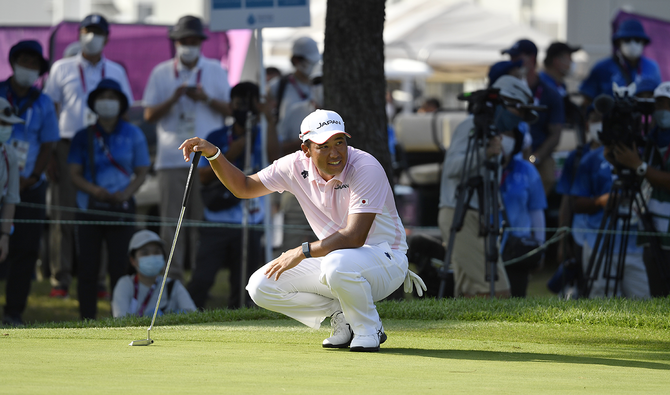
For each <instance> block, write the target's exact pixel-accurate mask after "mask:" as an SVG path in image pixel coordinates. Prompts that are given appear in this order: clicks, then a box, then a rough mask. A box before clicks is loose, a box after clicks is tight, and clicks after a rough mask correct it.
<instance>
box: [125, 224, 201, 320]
mask: <svg viewBox="0 0 670 395" xmlns="http://www.w3.org/2000/svg"><path fill="white" fill-rule="evenodd" d="M128 257H129V258H130V263H131V264H132V265H133V267H134V268H135V270H136V271H137V273H136V274H129V275H127V276H123V277H121V278H120V279H119V281H118V282H117V283H116V286H115V287H114V298H113V299H112V315H113V316H114V318H119V317H123V316H126V315H136V316H138V317H142V316H145V317H150V316H152V315H153V314H154V309H155V308H156V301H158V296H159V294H160V287H161V282H162V276H160V275H159V274H161V272H163V269H165V244H164V243H163V240H161V238H160V236H158V235H157V234H156V233H154V232H152V231H150V230H146V229H144V230H140V231H138V232H136V233H135V234H134V235H133V238H132V239H130V243H129V244H128ZM158 309H159V310H158V313H157V314H158V315H163V314H164V313H183V312H189V311H195V304H194V303H193V300H192V299H191V295H189V293H188V291H187V290H186V288H184V285H183V284H182V283H181V282H180V281H179V280H172V279H169V280H168V281H167V282H166V284H165V290H164V291H163V296H162V298H161V303H160V305H159V306H158Z"/></svg>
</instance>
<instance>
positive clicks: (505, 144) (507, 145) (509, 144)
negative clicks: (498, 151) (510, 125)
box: [501, 134, 516, 156]
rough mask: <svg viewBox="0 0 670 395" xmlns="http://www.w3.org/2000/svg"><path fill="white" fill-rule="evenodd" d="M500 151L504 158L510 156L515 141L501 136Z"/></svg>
mask: <svg viewBox="0 0 670 395" xmlns="http://www.w3.org/2000/svg"><path fill="white" fill-rule="evenodd" d="M501 144H502V151H503V154H504V155H505V156H510V155H512V153H513V152H514V147H515V146H516V140H514V138H512V137H510V136H506V135H504V134H503V135H502V142H501Z"/></svg>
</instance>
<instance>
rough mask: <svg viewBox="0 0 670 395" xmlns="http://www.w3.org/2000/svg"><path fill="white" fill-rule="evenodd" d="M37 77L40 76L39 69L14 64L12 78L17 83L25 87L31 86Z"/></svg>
mask: <svg viewBox="0 0 670 395" xmlns="http://www.w3.org/2000/svg"><path fill="white" fill-rule="evenodd" d="M38 78H40V72H39V70H32V69H28V68H25V67H21V66H19V65H18V64H15V65H14V79H16V82H17V83H18V84H19V85H21V86H23V87H26V88H28V87H31V86H33V84H34V83H35V81H37V79H38Z"/></svg>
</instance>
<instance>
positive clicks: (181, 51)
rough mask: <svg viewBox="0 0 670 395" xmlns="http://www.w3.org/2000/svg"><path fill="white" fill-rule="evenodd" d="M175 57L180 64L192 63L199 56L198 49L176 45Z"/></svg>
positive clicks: (195, 46)
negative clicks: (177, 56)
mask: <svg viewBox="0 0 670 395" xmlns="http://www.w3.org/2000/svg"><path fill="white" fill-rule="evenodd" d="M177 55H179V58H180V59H181V61H182V62H185V63H193V61H194V60H196V59H198V56H200V47H199V46H197V45H177Z"/></svg>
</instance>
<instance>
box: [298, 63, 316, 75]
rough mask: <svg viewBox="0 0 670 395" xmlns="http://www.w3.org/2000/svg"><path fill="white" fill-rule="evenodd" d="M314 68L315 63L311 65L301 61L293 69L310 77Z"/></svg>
mask: <svg viewBox="0 0 670 395" xmlns="http://www.w3.org/2000/svg"><path fill="white" fill-rule="evenodd" d="M314 66H316V63H311V62H309V61H307V60H303V61H302V62H300V63H298V65H297V66H295V68H296V69H298V70H300V72H301V73H303V74H305V75H310V74H312V70H314Z"/></svg>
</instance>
